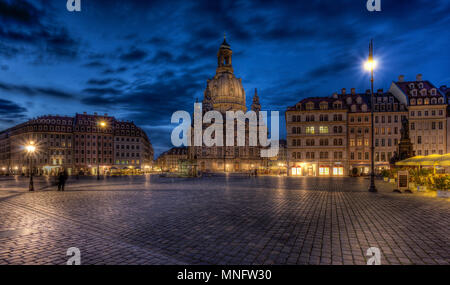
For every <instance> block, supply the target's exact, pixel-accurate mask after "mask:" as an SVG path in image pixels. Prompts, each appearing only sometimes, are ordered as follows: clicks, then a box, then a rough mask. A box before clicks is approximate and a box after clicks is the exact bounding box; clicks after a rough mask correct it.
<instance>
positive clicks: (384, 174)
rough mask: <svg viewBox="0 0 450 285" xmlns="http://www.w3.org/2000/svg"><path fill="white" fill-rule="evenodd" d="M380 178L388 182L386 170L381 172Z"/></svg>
mask: <svg viewBox="0 0 450 285" xmlns="http://www.w3.org/2000/svg"><path fill="white" fill-rule="evenodd" d="M381 176H382V177H383V180H384V181H386V182H388V180H389V172H388V171H387V170H386V169H383V170H382V171H381Z"/></svg>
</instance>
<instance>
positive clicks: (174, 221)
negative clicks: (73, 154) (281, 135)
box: [0, 175, 450, 265]
mask: <svg viewBox="0 0 450 285" xmlns="http://www.w3.org/2000/svg"><path fill="white" fill-rule="evenodd" d="M27 183H28V180H27V178H13V177H8V178H1V180H0V264H65V263H66V261H67V260H68V258H69V257H68V256H66V251H67V249H68V248H70V247H77V248H79V249H80V251H81V263H82V264H256V265H259V264H336V265H338V264H365V263H366V260H367V257H366V251H367V249H368V248H369V247H378V248H379V249H380V250H381V263H382V264H449V262H450V250H449V249H448V246H449V234H450V211H449V210H450V207H449V202H448V201H447V200H444V199H440V198H431V197H421V196H417V195H415V194H397V193H392V188H391V187H390V186H389V185H388V184H386V183H384V182H381V181H377V187H378V188H379V193H377V194H373V193H368V192H367V186H368V180H366V179H364V178H314V177H311V178H298V177H257V178H254V177H252V178H248V177H210V178H209V177H205V178H195V179H194V178H160V177H158V176H155V175H152V176H136V177H108V178H107V179H102V180H100V181H97V180H96V179H95V178H83V179H80V180H76V179H74V178H71V179H70V180H69V181H68V185H67V188H66V191H65V192H57V191H55V190H56V189H55V188H56V187H55V186H52V185H51V181H50V180H45V179H44V178H37V179H36V189H37V191H36V192H34V193H29V192H28V191H27V189H28V187H27V185H28V184H27Z"/></svg>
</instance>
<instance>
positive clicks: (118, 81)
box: [87, 78, 127, 86]
mask: <svg viewBox="0 0 450 285" xmlns="http://www.w3.org/2000/svg"><path fill="white" fill-rule="evenodd" d="M112 83H115V84H116V86H122V85H125V84H127V82H126V81H125V80H123V79H120V78H101V79H94V78H93V79H89V80H88V81H87V84H89V85H109V84H112Z"/></svg>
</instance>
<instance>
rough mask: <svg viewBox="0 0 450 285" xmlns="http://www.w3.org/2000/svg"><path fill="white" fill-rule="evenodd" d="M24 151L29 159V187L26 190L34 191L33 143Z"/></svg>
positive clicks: (34, 147) (34, 149)
mask: <svg viewBox="0 0 450 285" xmlns="http://www.w3.org/2000/svg"><path fill="white" fill-rule="evenodd" d="M25 150H26V151H27V153H28V156H29V158H30V186H29V188H28V190H29V191H34V183H33V154H34V152H35V151H36V146H35V145H34V142H33V141H30V142H29V143H28V144H27V145H26V146H25Z"/></svg>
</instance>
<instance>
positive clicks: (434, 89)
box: [431, 88, 436, 96]
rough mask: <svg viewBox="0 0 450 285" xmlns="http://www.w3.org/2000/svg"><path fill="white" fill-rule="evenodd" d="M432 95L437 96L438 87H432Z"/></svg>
mask: <svg viewBox="0 0 450 285" xmlns="http://www.w3.org/2000/svg"><path fill="white" fill-rule="evenodd" d="M431 95H432V96H436V88H433V89H431Z"/></svg>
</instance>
